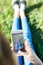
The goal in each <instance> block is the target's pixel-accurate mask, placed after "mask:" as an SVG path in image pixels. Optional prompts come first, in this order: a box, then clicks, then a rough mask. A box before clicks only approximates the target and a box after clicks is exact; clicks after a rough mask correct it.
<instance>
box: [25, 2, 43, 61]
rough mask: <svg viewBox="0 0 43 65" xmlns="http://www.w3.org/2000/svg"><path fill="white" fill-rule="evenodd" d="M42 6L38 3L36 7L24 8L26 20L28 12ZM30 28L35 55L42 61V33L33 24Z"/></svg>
mask: <svg viewBox="0 0 43 65" xmlns="http://www.w3.org/2000/svg"><path fill="white" fill-rule="evenodd" d="M42 5H43V3H38V4H36V5H33V6H30V7H28V8H26V16H27V18H29V16H28V15H27V14H29V12H31V11H33V10H34V9H36V8H40V7H41V6H42ZM28 21H30V20H29V19H28ZM33 22H36V21H35V20H33ZM29 24H30V23H29ZM30 28H31V32H32V40H33V44H34V47H35V50H36V53H37V55H38V56H39V57H40V59H41V60H42V61H43V39H42V37H43V31H42V30H41V29H40V28H39V29H36V26H35V23H34V24H30Z"/></svg>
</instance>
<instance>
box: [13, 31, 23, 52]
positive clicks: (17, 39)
mask: <svg viewBox="0 0 43 65" xmlns="http://www.w3.org/2000/svg"><path fill="white" fill-rule="evenodd" d="M12 43H13V49H14V51H16V52H18V50H20V49H22V48H23V47H24V38H23V31H22V30H16V31H13V33H12Z"/></svg>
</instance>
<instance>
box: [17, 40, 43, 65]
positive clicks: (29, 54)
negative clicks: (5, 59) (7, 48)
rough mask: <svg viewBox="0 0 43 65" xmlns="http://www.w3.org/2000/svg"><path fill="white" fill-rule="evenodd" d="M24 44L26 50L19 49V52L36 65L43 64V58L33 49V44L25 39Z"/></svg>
mask: <svg viewBox="0 0 43 65" xmlns="http://www.w3.org/2000/svg"><path fill="white" fill-rule="evenodd" d="M24 46H25V52H22V51H21V50H19V52H18V54H19V55H23V56H24V57H26V58H27V59H28V60H29V61H30V62H32V63H33V64H34V65H43V64H42V62H41V60H40V59H39V58H38V56H37V55H36V53H35V52H34V51H33V50H32V48H31V46H30V45H29V43H28V42H27V41H26V40H25V41H24Z"/></svg>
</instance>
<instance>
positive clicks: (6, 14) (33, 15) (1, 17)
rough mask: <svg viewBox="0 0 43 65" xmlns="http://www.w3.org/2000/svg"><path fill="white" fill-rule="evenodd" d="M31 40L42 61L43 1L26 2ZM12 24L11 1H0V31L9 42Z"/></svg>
mask: <svg viewBox="0 0 43 65" xmlns="http://www.w3.org/2000/svg"><path fill="white" fill-rule="evenodd" d="M26 16H27V18H28V21H29V24H30V28H31V32H32V40H33V44H34V47H35V50H36V53H37V55H38V56H39V57H40V59H41V60H42V61H43V0H28V3H27V8H26ZM12 22H13V9H12V6H11V0H10V1H9V0H3V1H2V0H0V31H2V32H3V33H4V34H5V35H6V37H7V38H8V39H9V40H11V35H10V32H11V26H12Z"/></svg>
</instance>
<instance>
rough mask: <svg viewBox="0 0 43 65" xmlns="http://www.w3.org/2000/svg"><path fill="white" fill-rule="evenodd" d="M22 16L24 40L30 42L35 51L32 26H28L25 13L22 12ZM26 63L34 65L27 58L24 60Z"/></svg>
mask: <svg viewBox="0 0 43 65" xmlns="http://www.w3.org/2000/svg"><path fill="white" fill-rule="evenodd" d="M20 16H21V22H22V29H23V34H24V39H26V40H27V41H28V43H29V44H30V46H31V48H32V49H33V50H34V47H33V44H32V38H31V31H30V26H29V24H28V20H27V18H26V16H25V13H24V11H21V12H20ZM24 62H25V65H32V64H31V62H30V61H29V60H28V59H27V58H24Z"/></svg>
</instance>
